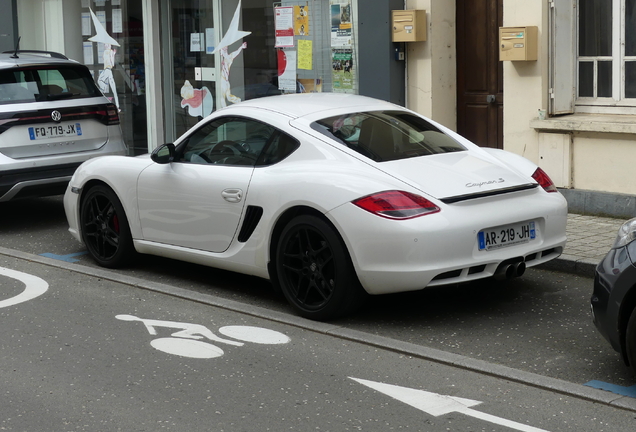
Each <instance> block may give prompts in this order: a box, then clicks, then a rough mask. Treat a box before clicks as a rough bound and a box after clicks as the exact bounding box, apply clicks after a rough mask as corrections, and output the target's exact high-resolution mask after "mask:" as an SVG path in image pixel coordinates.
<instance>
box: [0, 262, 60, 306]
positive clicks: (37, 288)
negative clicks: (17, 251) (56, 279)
mask: <svg viewBox="0 0 636 432" xmlns="http://www.w3.org/2000/svg"><path fill="white" fill-rule="evenodd" d="M0 275H4V276H7V277H10V278H12V279H17V280H19V281H20V282H22V283H23V284H24V285H26V287H25V288H24V291H22V292H21V293H20V294H18V295H17V296H14V297H11V298H8V299H6V300H2V301H0V308H3V307H8V306H13V305H16V304H18V303H22V302H25V301H28V300H31V299H34V298H36V297H38V296H41V295H42V294H44V293H45V292H46V291H47V290H48V289H49V284H48V283H47V282H46V281H45V280H44V279H40V278H39V277H37V276H33V275H30V274H28V273H22V272H19V271H16V270H10V269H7V268H4V267H0Z"/></svg>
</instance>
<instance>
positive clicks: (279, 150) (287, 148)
mask: <svg viewBox="0 0 636 432" xmlns="http://www.w3.org/2000/svg"><path fill="white" fill-rule="evenodd" d="M299 146H300V143H299V142H298V141H297V140H296V139H295V138H292V137H291V136H289V135H287V134H286V133H283V132H279V133H278V134H277V135H276V136H275V137H274V139H273V140H272V141H271V143H270V144H269V145H268V146H267V148H266V149H265V151H264V152H263V154H262V155H261V158H260V159H259V161H258V164H257V165H259V166H261V165H273V164H275V163H278V162H280V161H282V160H283V159H285V158H286V157H287V156H289V155H290V154H292V153H293V152H294V151H295V150H296V149H297V148H298V147H299Z"/></svg>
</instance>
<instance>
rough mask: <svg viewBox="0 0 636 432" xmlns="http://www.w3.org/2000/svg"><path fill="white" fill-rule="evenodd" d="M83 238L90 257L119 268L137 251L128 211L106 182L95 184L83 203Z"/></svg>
mask: <svg viewBox="0 0 636 432" xmlns="http://www.w3.org/2000/svg"><path fill="white" fill-rule="evenodd" d="M80 223H81V227H82V239H83V240H84V244H85V245H86V248H87V249H88V253H89V254H90V255H91V257H92V258H93V259H94V260H95V261H96V262H97V264H99V265H100V266H102V267H108V268H116V267H121V266H122V265H124V264H126V263H128V262H129V261H130V259H131V258H132V256H133V255H134V252H135V250H134V246H133V244H132V235H131V233H130V227H129V225H128V219H127V218H126V213H125V212H124V208H123V206H122V205H121V202H120V201H119V199H118V198H117V195H115V193H114V192H113V191H112V190H111V189H110V188H108V187H106V186H101V185H100V186H95V187H93V188H91V189H90V190H89V191H88V192H87V193H86V196H85V197H84V199H83V200H82V204H81V207H80Z"/></svg>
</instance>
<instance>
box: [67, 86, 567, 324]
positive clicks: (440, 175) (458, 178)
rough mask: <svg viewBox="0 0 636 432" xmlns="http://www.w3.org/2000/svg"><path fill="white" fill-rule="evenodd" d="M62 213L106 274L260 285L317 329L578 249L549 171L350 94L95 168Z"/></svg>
mask: <svg viewBox="0 0 636 432" xmlns="http://www.w3.org/2000/svg"><path fill="white" fill-rule="evenodd" d="M64 204H65V209H66V214H67V218H68V222H69V225H70V232H71V233H72V234H73V236H75V237H76V238H77V239H78V240H80V241H81V242H83V243H84V244H85V245H86V247H87V249H88V251H89V253H90V255H91V256H92V257H93V258H94V259H95V261H96V262H97V263H98V264H100V265H102V266H105V267H118V266H122V265H126V264H129V262H130V258H132V257H133V255H134V254H135V253H144V254H154V255H160V256H164V257H169V258H174V259H178V260H184V261H189V262H194V263H199V264H203V265H208V266H213V267H217V268H222V269H226V270H231V271H236V272H240V273H245V274H250V275H255V276H259V277H262V278H266V279H270V280H271V281H272V283H273V284H274V286H276V287H279V288H280V289H281V290H282V292H283V294H284V295H285V297H286V298H287V300H288V301H289V302H290V304H291V305H292V306H293V307H294V308H295V309H296V311H297V312H298V313H299V314H301V315H302V316H305V317H308V318H312V319H318V320H327V319H332V318H335V317H338V316H342V315H344V314H346V313H350V312H351V311H353V310H354V309H355V308H356V307H357V306H358V305H359V304H360V301H361V298H362V296H363V295H364V293H365V292H366V293H369V294H384V293H393V292H399V291H409V290H419V289H422V288H425V287H429V286H439V285H445V284H456V283H461V282H466V281H470V280H475V279H480V278H487V277H492V276H502V277H514V276H519V275H521V274H522V273H523V272H524V270H525V268H526V267H531V266H535V265H538V264H541V263H545V262H546V261H549V260H551V259H554V258H556V257H558V256H559V254H561V252H562V251H563V247H564V245H565V241H566V238H565V227H566V221H567V203H566V201H565V199H564V198H563V196H562V195H561V194H560V193H558V191H557V189H556V187H555V186H554V184H553V183H552V181H551V180H550V178H549V177H548V176H547V175H546V173H545V172H544V171H543V170H541V168H539V167H537V166H536V165H535V164H533V163H532V162H530V161H528V160H527V159H524V158H522V157H521V156H518V155H515V154H512V153H509V152H505V151H502V150H493V149H486V148H480V147H478V146H476V145H474V144H472V143H471V142H469V141H467V140H466V139H464V138H462V137H461V136H459V135H457V134H456V133H454V132H452V131H450V130H448V129H446V128H445V127H443V126H441V125H439V124H436V123H435V122H433V121H431V120H428V119H426V118H423V117H421V116H420V115H418V114H416V113H414V112H412V111H409V110H407V109H405V108H402V107H400V106H397V105H393V104H390V103H387V102H383V101H379V100H375V99H370V98H367V97H362V96H356V95H346V94H328V93H324V94H320V93H319V94H298V95H285V96H273V97H268V98H262V99H255V100H251V101H247V102H242V103H239V104H236V105H232V106H230V107H227V108H224V109H221V110H218V111H216V112H215V113H213V114H212V115H210V116H209V117H207V118H206V119H205V120H204V121H202V122H200V123H199V124H197V125H196V126H195V127H194V128H192V129H191V130H190V131H188V132H187V133H186V134H185V135H184V136H182V137H181V138H179V139H178V140H177V141H176V142H175V143H174V144H165V145H163V146H160V147H158V148H157V149H155V151H154V152H153V153H152V155H150V156H148V155H145V156H139V157H135V158H132V157H122V156H106V157H101V158H97V159H92V160H90V161H87V162H85V163H84V164H82V165H81V166H80V168H79V169H78V170H77V171H76V173H75V175H74V176H73V178H72V180H71V182H70V184H69V187H68V189H67V191H66V195H65V198H64Z"/></svg>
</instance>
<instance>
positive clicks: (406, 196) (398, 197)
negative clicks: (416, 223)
mask: <svg viewBox="0 0 636 432" xmlns="http://www.w3.org/2000/svg"><path fill="white" fill-rule="evenodd" d="M353 204H355V205H356V206H358V207H360V208H361V209H363V210H366V211H368V212H370V213H373V214H375V215H378V216H381V217H383V218H387V219H398V220H403V219H412V218H416V217H419V216H424V215H427V214H431V213H437V212H439V211H440V208H439V207H437V206H436V205H435V204H433V203H432V202H430V201H429V200H427V199H426V198H424V197H421V196H419V195H415V194H412V193H409V192H404V191H385V192H379V193H376V194H373V195H367V196H365V197H362V198H358V199H357V200H355V201H353Z"/></svg>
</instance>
